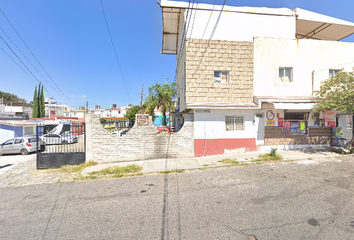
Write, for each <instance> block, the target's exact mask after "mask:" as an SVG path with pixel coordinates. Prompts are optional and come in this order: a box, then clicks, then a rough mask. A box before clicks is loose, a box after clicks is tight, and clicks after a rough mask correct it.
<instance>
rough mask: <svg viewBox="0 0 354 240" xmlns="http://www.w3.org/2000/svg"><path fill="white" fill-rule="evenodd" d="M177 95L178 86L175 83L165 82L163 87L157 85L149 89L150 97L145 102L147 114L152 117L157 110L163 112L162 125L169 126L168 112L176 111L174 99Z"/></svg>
mask: <svg viewBox="0 0 354 240" xmlns="http://www.w3.org/2000/svg"><path fill="white" fill-rule="evenodd" d="M176 94H177V85H176V83H175V82H171V83H168V82H165V83H163V84H162V85H161V84H160V83H156V84H155V85H152V86H150V87H149V96H148V97H147V98H146V100H145V104H144V105H145V112H148V113H149V114H150V115H151V114H153V113H154V109H155V108H157V109H159V110H160V111H162V117H163V119H162V124H163V125H167V119H166V112H170V113H171V111H173V110H174V108H175V106H174V103H173V102H174V98H175V96H176Z"/></svg>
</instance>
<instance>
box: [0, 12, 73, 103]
mask: <svg viewBox="0 0 354 240" xmlns="http://www.w3.org/2000/svg"><path fill="white" fill-rule="evenodd" d="M0 11H1V13H2V14H3V15H4V17H5V18H6V20H7V21H8V23H9V24H10V26H11V27H12V29H13V30H14V31H15V32H16V34H17V36H18V37H19V38H20V39H21V41H22V43H23V44H24V45H25V46H26V48H27V49H28V51H29V52H30V53H31V54H32V56H33V58H34V59H35V60H36V61H37V63H38V64H39V66H40V67H41V68H42V69H43V71H44V72H45V73H46V74H47V76H48V77H49V79H50V80H51V81H52V82H53V83H54V85H55V86H56V87H57V89H58V90H59V91H60V92H61V94H62V95H61V94H60V93H58V92H57V91H56V90H55V89H54V88H53V87H52V86H51V85H50V83H49V82H48V81H47V80H46V79H45V78H44V77H43V76H42V75H41V74H40V75H41V76H42V77H43V79H44V80H45V81H46V82H47V83H48V84H49V85H50V86H51V87H52V88H53V90H55V91H56V92H57V93H58V94H59V96H62V97H64V98H66V100H68V101H69V102H70V103H71V104H73V103H72V102H71V101H70V99H68V98H67V96H65V94H64V93H63V91H62V90H61V89H60V88H59V87H58V85H57V84H56V83H55V82H54V80H53V79H52V78H51V77H50V75H49V74H48V72H47V71H46V70H45V69H44V67H43V66H42V64H41V63H40V62H39V61H38V59H37V58H36V56H35V55H34V54H33V52H32V51H31V49H30V48H29V47H28V45H27V44H26V42H25V41H24V40H23V38H22V37H21V35H20V34H19V33H18V32H17V30H16V29H15V27H14V26H13V25H12V23H11V22H10V20H9V19H8V18H7V16H6V15H5V13H4V12H3V11H2V9H1V8H0ZM1 30H2V31H3V32H4V33H5V31H4V30H3V29H1ZM5 34H6V33H5ZM6 35H7V34H6ZM8 38H9V37H8ZM9 39H10V38H9ZM10 40H11V39H10ZM11 41H12V40H11ZM14 45H15V44H14ZM15 46H16V45H15ZM16 47H17V46H16ZM21 53H22V52H21ZM26 59H27V58H26ZM31 65H32V64H31ZM32 66H33V65H32ZM36 70H37V69H36ZM37 72H38V70H37ZM38 73H39V72H38Z"/></svg>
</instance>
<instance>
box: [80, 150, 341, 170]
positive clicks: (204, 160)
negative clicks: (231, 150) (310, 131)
mask: <svg viewBox="0 0 354 240" xmlns="http://www.w3.org/2000/svg"><path fill="white" fill-rule="evenodd" d="M265 153H269V151H267V152H265V151H257V152H249V153H237V154H223V155H216V156H207V157H193V158H169V159H150V160H142V161H130V162H119V163H118V162H117V163H106V164H98V165H96V166H91V167H88V168H85V169H84V170H83V171H82V175H83V176H87V175H89V174H90V173H91V172H96V171H101V170H103V169H105V168H108V167H111V166H121V167H123V166H126V165H131V164H136V165H139V166H141V167H143V170H142V171H141V172H142V173H152V172H161V171H169V170H177V169H184V170H187V169H198V168H205V167H221V166H227V165H228V164H222V163H220V162H219V161H221V160H223V159H227V158H231V159H237V160H238V161H244V162H245V163H246V162H249V161H252V160H254V159H257V158H258V156H259V154H265ZM277 154H279V155H281V156H283V160H282V161H291V160H314V159H318V158H330V157H335V156H338V155H339V154H338V153H335V152H331V151H330V148H329V147H326V148H306V149H301V150H279V151H277Z"/></svg>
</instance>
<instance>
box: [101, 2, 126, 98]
mask: <svg viewBox="0 0 354 240" xmlns="http://www.w3.org/2000/svg"><path fill="white" fill-rule="evenodd" d="M100 2H101V7H102V13H103V17H104V21H105V23H106V27H107V31H108V34H109V38H110V40H111V43H112V47H113V50H114V55H115V56H116V60H117V63H118V67H119V70H120V74H121V75H122V79H123V83H124V87H125V90H126V91H127V94H128V97H129V101H131V99H130V95H129V92H128V88H127V85H126V84H125V80H124V76H123V71H122V68H121V67H120V63H119V59H118V55H117V51H116V48H115V46H114V43H113V39H112V35H111V31H110V30H109V26H108V23H107V19H106V14H105V12H104V7H103V3H102V0H100Z"/></svg>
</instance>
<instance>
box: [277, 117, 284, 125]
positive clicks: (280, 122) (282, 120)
mask: <svg viewBox="0 0 354 240" xmlns="http://www.w3.org/2000/svg"><path fill="white" fill-rule="evenodd" d="M283 126H284V118H278V127H283Z"/></svg>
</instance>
